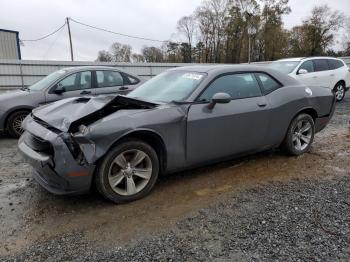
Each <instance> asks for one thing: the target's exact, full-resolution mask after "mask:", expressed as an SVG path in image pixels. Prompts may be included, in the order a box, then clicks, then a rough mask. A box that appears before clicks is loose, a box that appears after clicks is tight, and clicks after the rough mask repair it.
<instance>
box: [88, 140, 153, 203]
mask: <svg viewBox="0 0 350 262" xmlns="http://www.w3.org/2000/svg"><path fill="white" fill-rule="evenodd" d="M158 174H159V160H158V156H157V153H156V152H155V150H154V149H153V148H152V147H151V146H150V145H148V144H146V143H144V142H143V141H140V140H125V141H124V142H122V143H121V144H119V145H117V146H116V147H114V148H112V149H111V150H110V152H109V153H108V154H107V155H106V156H105V157H104V159H103V160H102V162H101V163H100V164H99V166H98V170H97V172H96V176H95V184H96V188H97V190H98V191H99V192H100V194H101V195H103V196H104V197H105V198H106V199H108V200H110V201H112V202H114V203H117V204H119V203H127V202H131V201H135V200H138V199H140V198H143V197H145V196H146V195H148V194H149V193H150V192H151V190H152V189H153V187H154V185H155V183H156V181H157V178H158Z"/></svg>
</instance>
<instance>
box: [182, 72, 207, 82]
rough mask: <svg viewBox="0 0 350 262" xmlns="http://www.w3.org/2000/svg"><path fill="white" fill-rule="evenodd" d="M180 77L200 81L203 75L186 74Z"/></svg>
mask: <svg viewBox="0 0 350 262" xmlns="http://www.w3.org/2000/svg"><path fill="white" fill-rule="evenodd" d="M182 77H183V78H187V79H192V80H200V79H201V78H202V77H203V75H201V74H196V73H186V74H184V75H183V76H182Z"/></svg>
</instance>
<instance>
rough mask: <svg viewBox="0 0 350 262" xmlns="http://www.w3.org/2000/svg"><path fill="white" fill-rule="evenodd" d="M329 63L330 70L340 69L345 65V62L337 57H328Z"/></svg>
mask: <svg viewBox="0 0 350 262" xmlns="http://www.w3.org/2000/svg"><path fill="white" fill-rule="evenodd" d="M328 65H329V69H330V70H334V69H338V68H341V67H343V66H344V63H343V62H342V61H339V60H335V59H328Z"/></svg>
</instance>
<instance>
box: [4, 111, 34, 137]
mask: <svg viewBox="0 0 350 262" xmlns="http://www.w3.org/2000/svg"><path fill="white" fill-rule="evenodd" d="M29 113H30V112H29V111H27V110H20V111H16V112H14V113H12V114H11V115H10V116H9V117H8V120H7V131H8V133H9V135H10V136H11V137H13V138H19V137H20V136H21V135H22V134H23V131H24V130H23V129H22V122H23V120H24V119H25V118H26V117H27V115H29Z"/></svg>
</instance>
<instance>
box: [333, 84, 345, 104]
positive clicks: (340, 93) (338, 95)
mask: <svg viewBox="0 0 350 262" xmlns="http://www.w3.org/2000/svg"><path fill="white" fill-rule="evenodd" d="M333 92H334V94H335V99H336V100H337V102H340V101H342V100H343V99H344V97H345V84H344V83H343V82H339V83H337V84H336V85H335V87H334V88H333Z"/></svg>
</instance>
